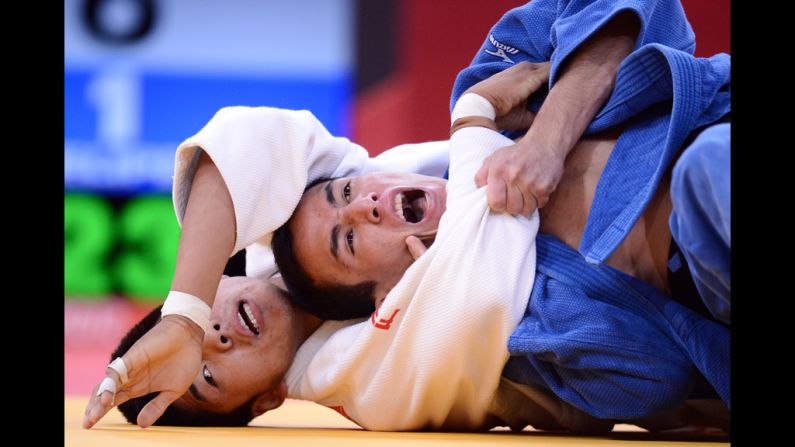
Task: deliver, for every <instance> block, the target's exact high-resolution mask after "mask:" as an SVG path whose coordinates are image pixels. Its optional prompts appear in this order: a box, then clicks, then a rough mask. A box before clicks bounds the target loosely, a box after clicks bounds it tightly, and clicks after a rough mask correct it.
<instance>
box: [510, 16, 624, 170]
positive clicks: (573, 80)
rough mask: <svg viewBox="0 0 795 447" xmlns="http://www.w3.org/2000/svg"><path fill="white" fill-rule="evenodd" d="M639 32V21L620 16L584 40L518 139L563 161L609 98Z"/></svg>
mask: <svg viewBox="0 0 795 447" xmlns="http://www.w3.org/2000/svg"><path fill="white" fill-rule="evenodd" d="M639 31H640V23H639V21H638V18H637V17H636V16H635V15H634V14H633V13H630V12H623V13H620V14H618V15H617V16H616V17H614V18H613V19H612V20H610V21H609V22H608V23H607V24H605V26H604V27H602V29H600V30H599V31H598V32H596V33H595V34H594V35H593V36H592V37H591V38H590V39H588V40H587V41H585V42H584V43H583V44H582V45H581V46H580V47H579V48H578V49H577V50H576V51H575V52H574V53H573V54H572V55H571V57H570V58H569V60H568V61H567V62H566V63H565V65H564V67H563V68H562V70H561V72H560V76H559V79H558V81H557V82H556V83H555V85H554V86H553V87H552V89H551V90H550V92H549V95H548V96H547V98H546V100H545V101H544V104H543V105H542V106H541V109H540V110H539V111H538V114H537V115H536V117H535V121H534V122H533V125H532V127H531V128H530V130H529V131H528V132H527V134H526V135H525V137H524V138H522V140H521V141H522V142H524V141H534V142H535V144H540V145H541V146H542V147H545V148H547V149H548V150H550V151H555V152H556V153H557V154H558V155H559V156H560V157H562V158H564V159H565V157H566V155H568V153H569V152H570V151H571V149H572V148H573V147H574V144H575V143H576V142H577V141H578V140H579V139H580V137H581V136H582V134H583V132H585V129H586V128H587V127H588V125H589V124H590V122H591V120H592V119H593V118H594V116H596V113H597V112H598V111H599V109H600V108H601V107H602V105H604V103H605V102H606V101H607V99H608V98H609V97H610V93H611V92H612V91H613V86H614V84H615V79H616V73H617V72H618V67H619V65H620V64H621V61H623V60H624V58H625V57H626V56H627V55H629V53H630V52H632V49H633V48H634V45H635V39H636V38H637V36H638V33H639Z"/></svg>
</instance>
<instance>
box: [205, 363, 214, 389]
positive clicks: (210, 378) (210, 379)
mask: <svg viewBox="0 0 795 447" xmlns="http://www.w3.org/2000/svg"><path fill="white" fill-rule="evenodd" d="M202 376H204V380H205V381H206V382H207V383H209V384H210V385H213V386H215V379H213V375H212V373H210V370H209V369H207V365H204V367H203V368H202Z"/></svg>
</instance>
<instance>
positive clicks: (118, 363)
mask: <svg viewBox="0 0 795 447" xmlns="http://www.w3.org/2000/svg"><path fill="white" fill-rule="evenodd" d="M108 368H110V369H112V370H114V371H116V374H118V375H119V385H124V384H125V383H127V365H125V364H124V360H122V359H121V357H116V359H114V360H113V361H112V362H110V365H108Z"/></svg>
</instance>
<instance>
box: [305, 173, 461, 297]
mask: <svg viewBox="0 0 795 447" xmlns="http://www.w3.org/2000/svg"><path fill="white" fill-rule="evenodd" d="M446 183H447V181H446V180H444V179H440V178H436V177H428V176H424V175H418V174H411V173H392V172H389V173H387V172H377V173H372V174H367V175H363V176H359V177H348V178H338V179H335V180H332V181H328V182H323V183H320V184H318V185H315V186H314V187H312V188H310V189H309V190H308V191H306V192H305V193H304V196H303V197H302V198H301V202H300V203H299V204H298V208H297V209H296V211H295V213H294V214H293V217H292V219H291V221H290V230H291V231H292V234H293V246H294V249H295V256H296V259H297V261H298V262H299V263H300V264H301V266H302V267H303V268H304V269H305V270H306V271H307V272H309V275H310V278H311V279H312V281H313V282H314V283H315V284H316V285H318V286H325V285H332V284H336V285H354V284H359V283H362V282H365V281H374V282H375V283H376V288H375V295H376V299H377V300H378V297H384V296H386V293H387V292H388V291H389V290H390V289H391V288H392V287H393V286H394V285H395V284H397V282H398V281H399V280H400V278H401V277H402V276H403V273H404V272H405V271H406V269H407V268H408V267H409V266H410V265H411V263H412V262H413V261H414V258H412V256H411V253H410V252H409V250H408V248H407V246H406V238H407V237H408V236H416V237H418V238H419V239H420V240H422V241H423V242H424V243H425V245H426V246H429V245H430V244H431V242H433V239H434V238H435V236H436V230H437V228H439V220H440V219H441V217H442V214H443V213H444V210H445V205H446V199H447V192H446V191H445V185H446ZM375 304H376V305H378V302H376V303H375Z"/></svg>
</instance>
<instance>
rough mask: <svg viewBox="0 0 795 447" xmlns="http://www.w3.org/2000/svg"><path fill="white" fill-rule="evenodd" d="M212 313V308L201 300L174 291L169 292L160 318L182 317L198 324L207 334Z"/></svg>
mask: <svg viewBox="0 0 795 447" xmlns="http://www.w3.org/2000/svg"><path fill="white" fill-rule="evenodd" d="M210 312H211V309H210V306H208V305H207V303H205V302H204V301H202V300H201V299H200V298H198V297H195V296H193V295H191V294H189V293H184V292H177V291H174V290H172V291H171V292H168V297H166V301H165V302H164V303H163V308H162V309H161V310H160V316H162V317H165V316H166V315H182V316H183V317H187V318H189V319H190V320H191V321H193V322H194V323H196V324H198V325H199V327H200V328H202V330H203V331H205V332H206V331H207V327H209V326H210Z"/></svg>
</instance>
